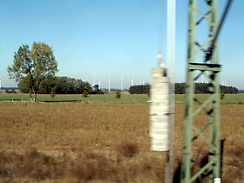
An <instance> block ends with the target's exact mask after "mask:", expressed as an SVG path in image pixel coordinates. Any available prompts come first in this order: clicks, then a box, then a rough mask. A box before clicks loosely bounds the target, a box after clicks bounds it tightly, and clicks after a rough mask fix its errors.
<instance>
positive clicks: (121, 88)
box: [120, 75, 124, 91]
mask: <svg viewBox="0 0 244 183" xmlns="http://www.w3.org/2000/svg"><path fill="white" fill-rule="evenodd" d="M123 77H124V76H123V75H122V76H121V87H120V90H121V91H122V90H123Z"/></svg>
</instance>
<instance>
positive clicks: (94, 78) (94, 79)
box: [92, 71, 96, 86]
mask: <svg viewBox="0 0 244 183" xmlns="http://www.w3.org/2000/svg"><path fill="white" fill-rule="evenodd" d="M92 73H93V86H95V84H96V74H95V72H93V71H92Z"/></svg>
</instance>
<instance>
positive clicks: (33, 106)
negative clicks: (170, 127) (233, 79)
mask: <svg viewBox="0 0 244 183" xmlns="http://www.w3.org/2000/svg"><path fill="white" fill-rule="evenodd" d="M183 108H184V104H183V103H176V113H175V169H176V168H177V164H178V162H179V161H180V158H181V147H182V128H183V125H182V120H183V113H184V109H183ZM0 109H1V110H0V182H6V183H7V182H9V183H10V182H11V183H12V182H16V183H17V182H18V183H19V182H43V183H47V182H51V183H52V182H60V183H64V182H97V183H105V182H106V183H107V182H108V183H109V182H116V183H122V182H133V183H139V182H143V183H144V182H146V183H150V182H152V183H154V182H155V183H156V182H164V162H165V154H164V153H162V152H152V151H150V138H149V134H148V132H149V131H148V130H149V129H148V128H149V115H148V110H149V105H148V104H147V103H98V102H92V103H87V102H84V103H81V102H66V103H44V102H37V103H32V102H6V101H5V102H4V101H2V102H0ZM206 120H207V118H206V117H205V116H204V115H203V114H202V116H199V117H198V118H197V119H196V121H197V123H199V124H202V123H203V122H204V121H206ZM221 138H222V139H225V148H224V157H223V180H222V182H223V183H225V182H228V183H232V182H233V183H234V182H242V181H243V180H244V105H243V104H222V105H221ZM204 149H205V148H204V146H203V144H201V143H200V142H199V143H198V146H197V148H196V149H194V154H195V155H196V157H201V156H202V155H204V153H205V151H204Z"/></svg>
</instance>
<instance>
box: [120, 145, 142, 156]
mask: <svg viewBox="0 0 244 183" xmlns="http://www.w3.org/2000/svg"><path fill="white" fill-rule="evenodd" d="M116 151H117V153H118V154H119V155H122V156H125V157H127V158H131V157H133V156H134V155H135V154H137V153H138V152H139V148H138V145H137V144H136V143H133V142H122V143H121V144H118V145H117V146H116Z"/></svg>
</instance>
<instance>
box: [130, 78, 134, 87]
mask: <svg viewBox="0 0 244 183" xmlns="http://www.w3.org/2000/svg"><path fill="white" fill-rule="evenodd" d="M130 85H131V86H133V77H131V83H130Z"/></svg>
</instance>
